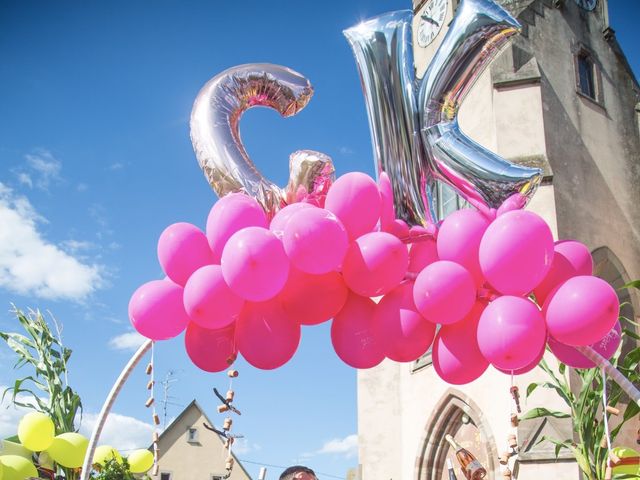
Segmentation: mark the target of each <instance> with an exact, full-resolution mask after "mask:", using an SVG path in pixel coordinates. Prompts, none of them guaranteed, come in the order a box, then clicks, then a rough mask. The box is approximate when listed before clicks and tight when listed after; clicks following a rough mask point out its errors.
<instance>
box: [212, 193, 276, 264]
mask: <svg viewBox="0 0 640 480" xmlns="http://www.w3.org/2000/svg"><path fill="white" fill-rule="evenodd" d="M267 225H268V223H267V216H266V215H265V213H264V210H263V209H262V207H261V206H260V204H259V203H258V202H256V201H255V200H254V199H253V198H251V197H249V196H248V195H245V194H244V193H230V194H229V195H226V196H224V197H222V198H221V199H220V200H218V201H217V202H216V203H215V205H214V206H213V208H212V209H211V211H210V212H209V217H208V218H207V239H208V240H209V246H210V247H211V251H212V252H213V259H214V262H215V263H220V259H221V258H222V250H223V249H224V247H225V245H226V244H227V241H228V240H229V238H231V235H233V234H234V233H236V232H237V231H239V230H241V229H243V228H246V227H264V228H267Z"/></svg>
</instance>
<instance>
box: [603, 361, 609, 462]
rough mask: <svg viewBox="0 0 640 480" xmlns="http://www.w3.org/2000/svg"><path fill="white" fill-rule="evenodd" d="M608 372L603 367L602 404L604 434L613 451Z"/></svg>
mask: <svg viewBox="0 0 640 480" xmlns="http://www.w3.org/2000/svg"><path fill="white" fill-rule="evenodd" d="M607 404H608V402H607V374H606V373H605V371H604V368H603V369H602V405H603V412H602V413H603V415H602V416H603V419H604V434H605V435H606V438H607V451H608V452H611V437H610V436H609V420H608V419H607ZM607 465H609V466H610V465H611V458H609V459H607Z"/></svg>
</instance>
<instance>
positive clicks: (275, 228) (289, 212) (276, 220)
mask: <svg viewBox="0 0 640 480" xmlns="http://www.w3.org/2000/svg"><path fill="white" fill-rule="evenodd" d="M310 208H314V206H313V205H311V204H310V203H305V202H298V203H292V204H291V205H287V206H286V207H284V208H283V209H282V210H279V211H278V213H276V214H275V215H274V217H273V218H272V219H271V223H270V224H269V230H271V231H272V232H273V233H275V234H276V236H277V237H278V238H282V237H283V236H284V229H285V227H286V226H287V224H288V223H289V220H290V219H291V217H292V216H293V214H294V213H297V212H299V211H300V210H305V209H310Z"/></svg>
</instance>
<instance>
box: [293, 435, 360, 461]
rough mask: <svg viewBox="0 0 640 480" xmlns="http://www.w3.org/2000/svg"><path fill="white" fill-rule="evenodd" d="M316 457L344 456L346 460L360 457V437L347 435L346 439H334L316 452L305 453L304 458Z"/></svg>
mask: <svg viewBox="0 0 640 480" xmlns="http://www.w3.org/2000/svg"><path fill="white" fill-rule="evenodd" d="M316 455H342V456H344V457H345V458H353V457H355V456H357V455H358V435H356V434H353V435H347V436H346V437H344V438H334V439H331V440H329V441H327V442H325V443H324V445H322V447H321V448H320V449H319V450H316V451H315V452H309V453H303V454H302V457H303V458H310V457H314V456H316Z"/></svg>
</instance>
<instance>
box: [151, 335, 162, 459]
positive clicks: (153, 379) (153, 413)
mask: <svg viewBox="0 0 640 480" xmlns="http://www.w3.org/2000/svg"><path fill="white" fill-rule="evenodd" d="M155 346H156V342H151V398H153V399H155V398H156V361H155ZM156 415H157V412H156V402H155V400H154V402H153V404H152V406H151V418H152V419H153V429H154V431H155V432H156V433H158V425H156ZM162 422H163V423H164V419H163V420H162ZM163 427H164V425H163ZM154 437H155V435H154ZM153 443H154V444H153V465H154V466H155V465H157V464H158V450H157V444H156V442H155V441H154V442H153Z"/></svg>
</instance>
